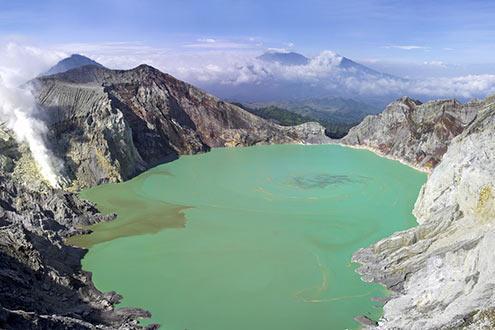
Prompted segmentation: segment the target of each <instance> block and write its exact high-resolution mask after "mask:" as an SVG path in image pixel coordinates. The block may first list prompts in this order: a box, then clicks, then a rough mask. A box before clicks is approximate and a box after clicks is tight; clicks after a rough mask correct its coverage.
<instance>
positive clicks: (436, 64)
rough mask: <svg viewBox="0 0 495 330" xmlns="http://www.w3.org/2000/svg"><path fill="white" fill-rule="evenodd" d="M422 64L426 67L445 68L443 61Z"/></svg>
mask: <svg viewBox="0 0 495 330" xmlns="http://www.w3.org/2000/svg"><path fill="white" fill-rule="evenodd" d="M423 64H424V65H428V66H436V67H441V68H447V64H446V63H445V62H443V61H424V62H423Z"/></svg>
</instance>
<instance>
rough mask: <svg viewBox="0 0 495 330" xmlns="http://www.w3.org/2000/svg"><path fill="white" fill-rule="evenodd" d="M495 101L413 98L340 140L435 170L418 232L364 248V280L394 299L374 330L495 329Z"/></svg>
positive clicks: (418, 208)
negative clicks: (423, 101) (379, 286)
mask: <svg viewBox="0 0 495 330" xmlns="http://www.w3.org/2000/svg"><path fill="white" fill-rule="evenodd" d="M494 102H495V98H493V97H491V98H487V99H486V100H484V101H476V102H471V103H468V104H466V105H461V104H459V103H457V102H456V101H433V102H428V103H426V104H423V105H421V104H420V103H419V102H417V101H414V100H411V99H409V98H402V99H400V100H398V101H397V102H394V103H392V104H391V105H390V106H389V107H387V109H386V110H385V112H384V113H382V114H380V115H377V116H371V117H368V118H366V119H365V120H364V121H363V123H361V124H360V125H358V126H357V127H355V128H354V129H352V130H351V132H350V133H349V135H348V136H347V137H346V138H344V139H343V141H342V142H343V143H345V144H350V145H355V146H361V147H367V148H370V149H372V150H376V151H377V152H378V153H380V154H383V155H385V156H389V157H392V158H399V159H401V160H403V161H404V162H407V163H410V164H411V165H414V166H417V167H421V168H424V169H426V170H431V175H430V176H429V178H428V181H427V183H426V184H425V185H424V187H423V188H422V190H421V192H420V195H419V198H418V200H417V202H416V205H415V207H414V211H413V213H414V215H415V216H416V218H417V221H418V223H419V225H418V226H417V227H415V228H411V229H409V230H406V231H403V232H399V233H396V234H394V235H392V236H391V237H389V238H386V239H384V240H382V241H380V242H378V243H376V244H374V245H373V246H371V247H369V248H365V249H362V250H360V251H358V252H357V253H356V254H355V255H354V258H353V260H354V261H356V262H358V263H360V264H361V267H360V268H359V269H358V272H359V273H360V274H361V275H362V277H363V279H364V280H365V281H373V282H378V283H382V284H384V285H385V286H386V287H387V288H389V289H390V290H392V291H393V294H392V296H391V298H390V300H388V302H387V303H386V304H385V306H384V315H383V317H382V319H380V320H379V321H378V322H377V323H376V324H374V325H373V324H371V323H370V322H368V324H367V325H366V327H369V328H377V329H422V330H423V329H494V328H495V254H494V251H495V104H494Z"/></svg>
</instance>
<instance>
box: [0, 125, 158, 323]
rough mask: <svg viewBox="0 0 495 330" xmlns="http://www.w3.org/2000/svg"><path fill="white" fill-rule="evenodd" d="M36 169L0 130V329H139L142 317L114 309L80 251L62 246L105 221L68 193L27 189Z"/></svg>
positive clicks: (113, 296) (113, 299) (24, 151)
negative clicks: (87, 227) (84, 266)
mask: <svg viewBox="0 0 495 330" xmlns="http://www.w3.org/2000/svg"><path fill="white" fill-rule="evenodd" d="M33 168H35V165H34V162H33V160H32V159H31V157H30V155H29V152H28V151H27V148H26V146H23V145H18V144H17V143H16V142H15V141H14V139H13V137H12V136H11V134H10V133H9V132H8V131H6V130H4V129H2V128H0V183H1V186H0V265H1V266H0V328H1V329H95V328H96V327H98V328H101V329H117V328H119V329H131V328H140V327H139V325H138V324H137V321H136V320H137V319H138V318H139V317H147V316H149V313H148V312H145V311H142V310H139V309H128V308H121V309H115V308H114V307H113V305H114V304H115V303H117V302H118V301H119V300H120V296H119V295H118V294H116V293H115V292H110V293H105V294H104V293H101V292H99V291H98V290H97V289H95V287H94V286H93V284H92V282H91V275H90V274H89V273H86V272H84V271H82V270H81V262H80V261H81V258H82V257H83V256H84V254H85V250H83V249H79V248H75V247H68V246H66V245H64V238H66V237H67V236H69V235H73V234H76V233H83V232H84V230H83V229H81V226H83V225H90V224H93V223H96V222H100V221H106V220H110V219H112V218H113V217H112V216H102V215H100V214H98V211H97V210H96V208H95V207H94V206H93V205H92V204H90V203H88V202H85V201H82V200H80V199H79V198H78V197H77V195H75V194H73V193H68V192H63V191H60V190H53V189H51V188H50V187H48V186H46V185H44V184H43V183H42V182H41V181H39V178H38V179H37V178H36V177H32V178H31V179H30V180H38V182H39V184H38V185H36V186H35V188H32V186H31V185H26V184H25V183H24V181H25V180H27V177H26V174H27V173H28V172H29V169H33Z"/></svg>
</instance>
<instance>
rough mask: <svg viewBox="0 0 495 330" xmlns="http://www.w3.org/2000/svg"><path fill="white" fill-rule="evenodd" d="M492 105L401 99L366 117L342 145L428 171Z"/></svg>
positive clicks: (346, 137)
mask: <svg viewBox="0 0 495 330" xmlns="http://www.w3.org/2000/svg"><path fill="white" fill-rule="evenodd" d="M492 102H495V100H494V99H487V100H485V101H473V102H470V103H467V104H464V105H463V104H461V103H459V102H457V101H456V100H437V101H430V102H427V103H424V104H422V103H421V102H419V101H416V100H413V99H411V98H408V97H403V98H400V99H398V100H397V101H395V102H393V103H391V104H390V105H389V106H387V108H386V109H385V110H384V111H383V112H382V113H380V114H378V115H372V116H367V117H366V118H365V119H364V120H363V121H362V122H361V123H360V124H359V125H357V126H355V127H353V128H351V130H350V131H349V134H348V135H347V136H345V137H344V138H343V139H342V140H341V142H342V143H343V144H347V145H352V146H357V147H364V148H368V149H371V150H373V151H375V152H377V153H378V154H380V155H382V156H386V157H390V158H393V159H398V160H401V161H403V162H405V163H407V164H409V165H411V166H414V167H417V168H420V169H422V170H426V171H430V170H431V169H432V168H434V167H435V166H436V165H437V164H438V163H439V162H440V160H441V159H442V156H443V154H444V153H445V152H446V151H447V147H448V145H449V143H450V141H452V139H453V138H454V137H455V136H457V135H459V134H460V133H462V131H463V130H464V129H465V128H466V127H467V126H468V125H469V124H470V123H471V122H472V121H473V120H474V118H475V117H476V114H477V113H478V111H479V110H480V109H483V108H484V107H486V106H487V105H488V104H490V103H492Z"/></svg>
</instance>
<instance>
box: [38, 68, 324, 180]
mask: <svg viewBox="0 0 495 330" xmlns="http://www.w3.org/2000/svg"><path fill="white" fill-rule="evenodd" d="M32 84H33V85H34V86H35V87H36V90H37V98H38V100H39V104H40V105H41V107H42V108H43V109H44V113H45V116H46V121H47V122H48V124H49V125H50V127H51V128H52V131H53V138H52V141H54V142H56V144H55V145H54V147H55V149H56V153H57V155H58V156H59V157H60V158H62V159H63V160H64V163H65V164H66V167H67V168H66V170H67V176H68V178H69V179H70V180H71V181H72V185H73V187H72V188H73V189H79V188H81V187H88V186H94V185H97V184H100V183H103V182H120V181H123V180H126V179H129V178H131V177H133V176H135V175H137V174H139V173H141V172H143V171H144V170H146V169H148V168H151V167H153V166H156V165H157V164H160V163H163V162H166V161H169V160H172V159H175V158H177V157H178V156H179V155H183V154H193V153H197V152H204V151H207V150H209V149H210V148H212V147H226V146H227V147H228V146H249V145H255V144H271V143H312V142H324V141H329V139H328V138H327V137H326V136H325V133H324V129H322V127H321V126H320V125H319V124H315V123H312V124H304V125H300V126H299V127H297V128H287V127H283V126H279V125H276V124H274V123H272V122H270V121H267V120H264V119H262V118H259V117H257V116H255V115H252V114H250V113H248V112H247V111H244V110H243V109H241V108H239V107H237V106H235V105H232V104H230V103H227V102H223V101H221V100H219V99H218V98H216V97H214V96H211V95H209V94H207V93H204V92H202V91H200V90H199V89H197V88H195V87H193V86H191V85H189V84H187V83H184V82H182V81H179V80H177V79H175V78H173V77H172V76H170V75H167V74H165V73H162V72H160V71H158V70H156V69H154V68H152V67H150V66H147V65H141V66H139V67H137V68H135V69H132V70H127V71H121V70H109V69H106V68H102V67H97V66H84V67H80V68H77V69H74V70H70V71H68V72H65V73H61V74H57V75H53V76H49V77H42V78H38V79H37V80H35V81H33V82H32Z"/></svg>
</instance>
